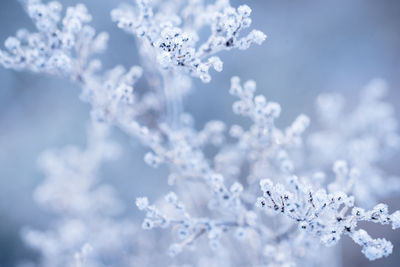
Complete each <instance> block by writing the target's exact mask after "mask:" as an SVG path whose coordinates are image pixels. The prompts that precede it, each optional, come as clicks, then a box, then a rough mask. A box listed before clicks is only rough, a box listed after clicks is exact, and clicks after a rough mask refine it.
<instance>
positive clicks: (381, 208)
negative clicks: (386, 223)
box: [372, 203, 389, 216]
mask: <svg viewBox="0 0 400 267" xmlns="http://www.w3.org/2000/svg"><path fill="white" fill-rule="evenodd" d="M388 212H389V208H388V206H387V205H386V204H383V203H379V204H377V205H376V206H375V207H374V208H373V209H372V213H373V214H379V216H381V215H387V214H388Z"/></svg>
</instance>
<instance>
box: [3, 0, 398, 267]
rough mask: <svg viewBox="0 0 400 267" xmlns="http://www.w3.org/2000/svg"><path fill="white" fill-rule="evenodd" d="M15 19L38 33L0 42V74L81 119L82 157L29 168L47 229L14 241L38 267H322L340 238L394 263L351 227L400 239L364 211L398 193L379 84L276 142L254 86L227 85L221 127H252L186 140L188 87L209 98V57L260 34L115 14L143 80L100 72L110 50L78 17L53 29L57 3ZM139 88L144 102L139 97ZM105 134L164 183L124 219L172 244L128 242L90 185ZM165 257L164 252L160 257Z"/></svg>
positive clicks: (141, 5) (227, 23)
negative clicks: (205, 90) (56, 95)
mask: <svg viewBox="0 0 400 267" xmlns="http://www.w3.org/2000/svg"><path fill="white" fill-rule="evenodd" d="M22 4H23V6H24V8H25V9H26V11H27V13H28V15H29V16H30V17H31V18H32V20H33V21H34V22H35V25H36V28H37V32H33V33H30V32H28V31H27V30H19V31H18V32H17V34H16V36H15V37H9V38H8V39H7V40H6V41H5V47H6V51H0V63H1V64H2V65H3V66H4V67H6V68H12V69H15V70H27V71H33V72H38V73H44V74H50V75H57V76H61V77H62V78H64V79H67V80H69V81H71V82H74V83H76V84H77V85H78V86H80V87H81V89H82V91H81V96H80V97H81V99H82V101H85V102H87V103H88V104H89V105H90V106H91V115H92V116H91V120H92V122H91V123H90V125H91V126H90V130H89V134H88V145H87V148H86V149H84V150H80V149H79V148H76V147H69V148H66V149H63V150H60V151H49V152H46V153H45V154H44V155H43V156H41V158H40V164H41V166H42V169H43V170H44V172H45V174H46V179H45V180H44V182H43V183H42V184H41V185H40V186H39V187H38V188H37V190H36V191H35V194H34V198H35V200H36V201H37V203H38V204H39V205H41V206H42V207H43V208H46V209H49V210H50V211H52V212H53V213H55V214H56V218H57V220H56V221H55V222H54V223H53V224H52V225H51V226H50V228H49V229H48V230H46V231H39V230H32V229H27V230H25V231H24V235H23V237H24V239H25V240H26V241H27V243H28V244H30V245H31V246H33V247H35V248H36V249H38V250H39V251H40V252H41V253H42V260H41V266H167V265H170V266H295V265H298V266H320V265H321V264H323V263H324V262H326V260H327V259H332V258H334V257H335V253H331V252H330V251H329V250H327V249H324V250H322V248H323V247H330V246H333V245H336V244H337V243H338V242H339V241H340V239H341V238H342V236H344V235H346V236H348V237H350V238H351V239H352V240H353V241H354V242H355V243H356V244H358V245H359V246H361V251H362V253H363V254H364V255H365V256H366V257H367V258H368V259H370V260H375V259H379V258H382V257H385V256H388V255H389V254H390V253H392V250H393V245H392V244H391V243H390V242H389V241H387V240H385V239H383V238H373V237H371V236H370V235H369V234H368V233H367V232H366V231H365V230H363V229H361V228H360V227H359V226H358V223H359V222H372V223H379V224H384V225H385V224H390V225H391V226H392V228H393V229H396V228H399V227H400V211H395V212H392V213H391V212H389V208H388V206H387V205H385V204H376V203H377V199H379V198H382V197H385V196H388V194H389V193H393V192H396V191H398V190H399V189H400V184H399V180H398V179H397V178H394V177H389V178H386V176H387V175H385V174H384V173H383V170H381V169H380V167H379V166H380V165H379V163H380V162H382V161H383V160H385V159H387V158H388V157H389V156H390V155H392V154H393V151H395V149H396V148H398V147H399V144H400V142H399V136H398V134H397V122H396V120H395V119H394V111H393V107H392V106H390V104H388V103H386V102H384V101H383V99H382V98H383V96H384V93H385V90H386V87H385V84H384V82H383V81H381V80H374V81H373V82H372V83H371V84H370V85H368V86H367V88H366V89H365V90H364V91H363V92H362V95H361V101H360V104H359V105H358V106H357V107H355V108H354V109H353V111H352V112H351V113H350V114H349V113H346V114H344V111H343V107H344V97H342V96H339V95H322V96H320V97H319V98H318V101H317V106H318V111H317V114H318V115H319V116H320V118H321V129H319V130H318V131H317V132H315V133H314V134H311V135H309V136H308V137H303V136H304V135H305V134H306V130H307V127H308V126H309V124H310V119H309V118H308V117H307V116H306V115H304V114H301V115H299V116H298V117H297V118H296V119H294V121H293V123H291V124H290V125H288V126H287V127H286V128H285V129H279V128H277V127H276V126H275V120H277V119H278V118H279V116H280V112H281V107H280V105H279V104H278V103H275V102H272V101H269V100H267V99H266V98H265V97H264V96H263V95H257V94H256V83H255V82H254V81H251V80H250V81H246V82H244V83H242V82H241V81H240V78H239V77H233V78H232V79H231V86H230V89H229V92H230V94H231V95H232V96H234V97H236V98H237V101H236V102H234V103H233V105H232V108H233V112H234V113H235V114H237V115H240V116H244V117H246V118H248V119H249V122H250V126H249V127H247V128H245V127H242V126H239V125H232V126H228V125H226V124H225V123H224V122H222V121H217V120H213V121H209V122H208V123H206V125H204V127H203V128H202V129H201V130H196V129H195V128H194V126H193V125H194V119H195V118H194V117H193V116H192V115H190V114H188V113H186V112H184V108H183V100H184V97H185V95H186V94H188V93H189V92H190V91H191V90H193V85H192V83H191V79H192V78H194V79H197V78H199V79H200V80H201V81H202V82H205V83H207V82H209V81H210V79H211V74H212V69H214V70H215V71H218V72H219V71H222V67H223V63H222V61H221V59H220V58H219V57H218V56H217V54H218V53H219V52H221V51H223V50H231V49H235V48H237V49H241V50H245V49H248V48H249V47H250V46H251V45H252V44H253V43H255V44H261V43H262V42H263V41H264V40H265V38H266V36H265V34H263V33H262V32H260V31H258V30H250V31H248V32H247V33H246V28H249V27H250V25H251V18H250V14H251V9H250V8H249V7H248V6H247V5H242V6H239V7H233V6H231V5H230V3H229V1H228V0H216V1H203V0H189V1H184V0H167V1H164V0H158V1H157V0H154V1H150V0H137V1H136V3H134V4H133V5H123V6H120V7H118V8H117V9H114V10H112V11H111V19H112V21H114V22H115V23H116V25H117V26H118V27H119V28H121V29H123V30H124V31H126V32H127V33H128V34H132V35H133V36H134V37H135V38H136V41H137V44H138V47H139V54H140V56H141V59H142V61H143V68H141V67H138V66H133V67H131V68H130V69H128V70H127V69H125V68H124V67H122V66H116V67H114V68H112V69H110V70H103V69H102V66H101V62H100V61H99V60H98V59H96V58H94V55H95V54H96V53H100V52H104V51H105V49H106V46H107V39H108V37H107V34H106V33H100V34H97V35H96V33H95V30H94V29H93V28H92V27H91V26H89V25H88V24H89V23H90V21H91V16H90V14H89V13H88V11H87V9H86V7H85V6H84V5H83V4H78V5H77V6H75V7H69V8H67V9H66V12H65V14H63V13H62V8H61V5H60V3H58V2H49V3H43V2H41V1H40V0H26V1H22ZM203 29H208V30H209V31H208V32H209V36H207V37H206V38H204V36H203V35H200V34H199V32H200V31H201V30H203ZM142 76H144V78H145V79H147V83H148V87H147V88H146V89H147V90H136V88H135V87H137V84H136V82H137V81H138V80H139V79H141V77H142ZM113 126H116V127H117V128H119V129H120V130H121V131H123V132H124V133H125V134H126V135H128V136H130V137H132V138H134V139H136V140H139V141H140V142H141V144H143V145H144V146H145V147H147V148H148V149H149V151H148V152H147V153H146V154H145V155H144V161H145V162H146V163H147V164H148V165H150V166H151V167H154V168H157V167H158V166H160V165H165V166H166V167H167V168H168V169H169V172H170V173H169V175H168V177H165V178H166V179H165V182H166V183H168V184H169V185H170V186H172V187H173V191H171V192H169V193H167V194H166V195H165V196H164V197H162V198H160V199H158V200H155V201H154V204H152V203H153V201H150V200H149V199H148V198H146V197H138V198H137V199H136V205H137V207H138V208H139V210H141V211H143V212H144V213H145V218H144V220H143V222H142V223H141V227H142V228H143V229H145V230H150V229H154V228H163V229H170V230H171V232H172V237H171V236H170V235H168V234H167V233H165V232H157V234H156V235H154V234H151V233H149V232H145V231H143V232H138V230H137V229H136V226H135V221H134V219H130V218H124V217H123V215H121V213H122V211H123V210H122V205H121V203H120V201H119V200H118V198H117V197H116V194H115V190H114V189H113V188H112V187H111V186H109V185H105V184H102V183H101V182H100V180H99V179H98V177H97V175H98V173H99V170H100V169H101V168H100V167H101V165H102V164H103V162H104V161H105V160H107V159H110V158H114V157H115V156H116V154H117V153H116V152H117V148H116V147H117V146H116V145H115V144H114V143H112V142H111V141H110V138H111V137H109V134H108V131H109V128H111V127H113ZM304 140H305V141H304ZM210 148H211V150H212V151H213V152H212V153H209V152H207V153H206V151H207V149H210ZM137 186H138V187H140V184H138V185H137ZM143 235H144V237H143ZM150 236H151V237H150ZM164 244H169V249H166V250H165V251H164V252H161V251H160V250H161V249H164V247H165V246H164ZM155 249H157V252H159V253H157V255H154V254H155V253H154V250H155ZM316 250H320V251H321V253H315V251H316ZM168 254H169V256H170V257H169V256H168ZM326 255H328V256H329V257H331V258H329V257H327V256H326ZM331 262H333V261H332V260H331Z"/></svg>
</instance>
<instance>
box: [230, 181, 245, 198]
mask: <svg viewBox="0 0 400 267" xmlns="http://www.w3.org/2000/svg"><path fill="white" fill-rule="evenodd" d="M230 191H231V192H232V193H233V194H235V195H239V194H240V193H242V191H243V185H241V184H240V183H238V182H235V183H233V184H232V186H231V188H230Z"/></svg>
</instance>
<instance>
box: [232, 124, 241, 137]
mask: <svg viewBox="0 0 400 267" xmlns="http://www.w3.org/2000/svg"><path fill="white" fill-rule="evenodd" d="M243 132H244V131H243V128H242V127H241V126H239V125H232V127H231V129H230V130H229V134H230V136H232V137H234V138H240V137H241V136H242V135H243Z"/></svg>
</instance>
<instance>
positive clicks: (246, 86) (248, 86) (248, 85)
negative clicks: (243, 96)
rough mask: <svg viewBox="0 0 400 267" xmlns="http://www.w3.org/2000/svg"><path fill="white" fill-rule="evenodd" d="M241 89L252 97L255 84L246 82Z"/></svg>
mask: <svg viewBox="0 0 400 267" xmlns="http://www.w3.org/2000/svg"><path fill="white" fill-rule="evenodd" d="M243 88H244V90H245V91H246V92H247V93H248V94H250V95H253V94H254V92H255V91H256V89H257V84H256V82H255V81H253V80H248V81H246V82H245V83H244V84H243Z"/></svg>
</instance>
